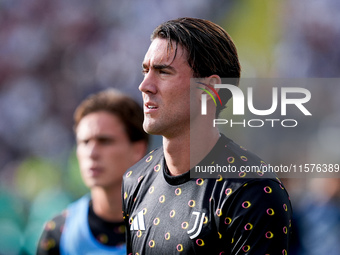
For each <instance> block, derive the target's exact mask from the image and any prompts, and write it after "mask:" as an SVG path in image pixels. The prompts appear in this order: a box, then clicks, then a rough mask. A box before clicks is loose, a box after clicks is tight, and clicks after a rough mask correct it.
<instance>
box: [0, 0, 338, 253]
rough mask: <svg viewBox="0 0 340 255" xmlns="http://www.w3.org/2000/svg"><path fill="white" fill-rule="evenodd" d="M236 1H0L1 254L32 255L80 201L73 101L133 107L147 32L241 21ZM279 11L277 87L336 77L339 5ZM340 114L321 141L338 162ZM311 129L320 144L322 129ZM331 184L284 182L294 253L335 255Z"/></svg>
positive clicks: (318, 2)
mask: <svg viewBox="0 0 340 255" xmlns="http://www.w3.org/2000/svg"><path fill="white" fill-rule="evenodd" d="M235 2H237V1H222V0H187V1H180V0H174V1H165V0H160V1H152V0H128V1H118V0H58V1H53V0H15V1H13V0H0V254H1V255H12V254H13V255H14V254H20V255H26V254H27V255H28V254H34V251H35V245H36V242H37V238H38V236H39V234H40V232H41V229H42V226H43V223H44V222H45V221H46V220H47V219H49V218H51V217H52V216H53V215H55V214H56V213H59V212H60V211H61V210H62V209H64V208H65V206H66V205H67V204H68V203H69V202H71V201H73V200H74V199H75V198H78V197H80V196H81V195H82V194H84V193H85V192H87V190H86V189H85V188H84V186H83V185H82V182H81V180H80V178H79V173H78V165H77V161H76V158H75V156H74V151H73V150H74V135H73V130H72V128H73V127H72V125H73V119H72V117H73V111H74V109H75V108H76V106H77V105H78V104H79V102H80V101H81V100H82V99H84V98H85V97H86V96H87V95H89V94H90V93H93V92H97V91H99V90H102V89H105V88H108V87H115V88H118V89H120V90H122V91H123V92H126V93H128V94H129V95H131V96H132V97H133V98H135V99H136V100H138V101H139V102H141V96H140V93H139V91H138V89H137V87H138V85H139V83H140V81H141V80H142V75H141V71H140V70H141V62H142V59H143V57H144V54H145V52H146V50H147V48H148V46H149V42H150V40H149V35H150V34H151V32H152V30H153V29H154V28H155V27H156V26H157V25H158V24H160V23H161V22H163V21H165V20H168V19H171V18H176V17H181V16H194V17H200V18H206V19H210V20H212V21H215V22H217V23H218V24H221V25H223V24H225V22H226V20H227V18H226V17H227V16H228V15H229V14H232V15H234V16H236V18H237V19H242V15H241V14H240V15H235V14H233V10H235V9H234V6H235ZM241 2H242V1H241ZM239 5H242V3H241V4H239ZM243 5H244V3H243ZM244 8H246V7H244ZM238 10H239V8H238ZM276 11H277V12H279V11H280V12H281V17H280V21H281V27H280V28H277V29H282V32H281V33H280V34H281V37H280V39H279V40H278V43H277V45H275V61H274V63H271V64H272V65H273V66H274V67H272V66H271V67H270V70H275V72H276V75H277V76H280V77H323V78H327V77H332V78H336V77H338V76H339V74H340V48H339V47H338V41H339V39H340V20H339V19H340V15H338V14H339V12H340V3H339V1H337V0H299V1H295V0H290V1H288V2H287V3H286V4H285V5H284V8H282V9H280V10H276ZM236 22H237V20H236ZM257 29H259V31H258V33H261V28H257ZM227 30H228V29H227ZM244 40H248V42H249V44H251V43H252V41H251V39H250V38H247V35H245V36H244ZM236 45H238V42H236ZM240 50H242V49H239V51H240ZM241 55H242V53H241ZM259 57H260V56H259ZM242 61H243V60H242V59H241V64H242ZM244 63H249V62H247V60H246V59H244ZM267 64H268V63H267ZM268 66H270V64H268ZM251 69H252V70H256V66H253V67H252V68H251ZM255 75H256V71H255ZM268 75H269V74H268ZM338 96H340V90H335V91H334V93H333V97H332V98H329V100H330V101H332V102H333V104H334V107H335V106H340V105H339V100H335V99H337V98H338ZM320 104H324V102H320ZM326 110H327V109H326ZM339 113H340V112H339V111H337V112H336V111H335V112H334V114H333V115H332V116H331V117H330V118H331V121H332V123H333V126H332V132H333V133H332V135H333V136H332V137H331V138H329V139H328V140H327V139H325V138H322V140H323V141H330V142H331V144H326V145H325V143H323V146H324V147H325V148H326V147H327V148H329V147H331V148H332V153H334V155H338V156H339V154H340V147H339V144H340V143H339V138H338V137H339V130H340V115H339ZM320 128H325V130H324V131H322V132H321V131H320V133H322V134H323V135H324V136H323V137H325V135H326V136H327V135H329V126H327V127H320ZM313 142H315V141H313ZM310 145H311V146H312V145H315V146H318V144H315V143H314V144H312V143H310ZM278 146H279V145H278ZM321 148H322V149H323V147H321ZM294 153H296V152H294ZM261 156H263V157H264V158H265V156H264V155H261ZM339 158H340V157H339ZM339 161H340V160H339ZM311 163H312V162H311ZM314 163H316V162H314ZM337 163H339V162H337ZM338 180H339V179H335V180H327V179H323V180H314V179H303V180H294V179H291V180H288V181H287V182H286V183H287V184H286V185H287V188H288V190H289V192H290V193H291V198H292V202H293V208H294V212H295V215H296V223H295V222H294V224H295V225H296V229H297V230H298V231H297V232H296V235H295V242H294V246H293V250H292V253H293V254H301V255H305V254H306V255H307V254H308V255H313V254H327V253H328V254H340V243H339V242H338V240H337V239H338V236H339V235H338V234H340V204H339V197H340V195H339V194H340V184H339V181H338Z"/></svg>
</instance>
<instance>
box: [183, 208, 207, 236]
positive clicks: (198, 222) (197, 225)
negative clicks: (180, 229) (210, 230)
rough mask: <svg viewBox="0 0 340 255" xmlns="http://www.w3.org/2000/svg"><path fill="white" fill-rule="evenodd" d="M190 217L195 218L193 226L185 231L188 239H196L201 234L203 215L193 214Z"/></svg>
mask: <svg viewBox="0 0 340 255" xmlns="http://www.w3.org/2000/svg"><path fill="white" fill-rule="evenodd" d="M192 215H193V216H194V217H195V221H194V226H193V227H192V228H191V229H190V230H188V231H187V233H188V235H189V237H190V239H194V238H196V237H197V236H198V235H199V234H200V233H201V230H202V226H203V222H204V216H205V213H200V212H193V213H192Z"/></svg>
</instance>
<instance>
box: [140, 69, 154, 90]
mask: <svg viewBox="0 0 340 255" xmlns="http://www.w3.org/2000/svg"><path fill="white" fill-rule="evenodd" d="M138 89H139V90H140V91H141V92H143V93H152V94H155V93H156V92H157V86H156V77H155V75H154V74H153V73H152V72H151V71H149V72H148V73H146V74H144V79H143V81H142V82H141V84H140V85H139V87H138Z"/></svg>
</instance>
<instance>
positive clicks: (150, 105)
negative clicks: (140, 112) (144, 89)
mask: <svg viewBox="0 0 340 255" xmlns="http://www.w3.org/2000/svg"><path fill="white" fill-rule="evenodd" d="M144 106H145V107H144V112H145V113H152V112H154V111H156V110H157V109H158V106H157V105H156V104H154V103H151V102H147V103H145V104H144Z"/></svg>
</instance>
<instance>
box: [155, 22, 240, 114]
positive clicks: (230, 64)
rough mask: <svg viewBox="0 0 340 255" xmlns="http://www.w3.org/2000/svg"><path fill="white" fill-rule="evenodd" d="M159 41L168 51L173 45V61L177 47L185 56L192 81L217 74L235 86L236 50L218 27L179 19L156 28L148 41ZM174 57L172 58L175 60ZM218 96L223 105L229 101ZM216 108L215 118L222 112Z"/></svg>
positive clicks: (223, 95)
mask: <svg viewBox="0 0 340 255" xmlns="http://www.w3.org/2000/svg"><path fill="white" fill-rule="evenodd" d="M155 38H162V39H166V40H167V41H168V50H170V49H172V47H173V45H172V43H173V42H174V43H175V57H176V54H177V46H178V44H179V45H181V46H182V47H184V49H185V50H186V51H187V53H188V63H189V66H190V67H191V68H192V70H193V72H194V78H204V77H209V76H210V75H213V74H217V75H218V76H220V77H221V78H232V79H231V80H233V84H234V85H236V86H238V84H239V78H240V74H241V66H240V63H239V60H238V55H237V50H236V47H235V45H234V43H233V41H232V39H231V37H230V36H229V34H228V33H227V32H226V31H225V30H224V29H223V28H222V27H220V26H219V25H217V24H215V23H213V22H211V21H208V20H204V19H197V18H179V19H174V20H169V21H167V22H164V23H163V24H161V25H159V26H158V27H157V28H156V29H155V30H154V31H153V33H152V34H151V40H154V39H155ZM175 57H174V58H175ZM219 96H220V97H221V100H222V102H225V104H226V103H227V102H228V100H229V99H230V98H231V93H230V92H229V91H228V90H220V93H219ZM225 104H224V105H223V106H220V105H217V108H216V115H218V114H219V113H220V112H221V111H222V110H223V109H224V108H225Z"/></svg>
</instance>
